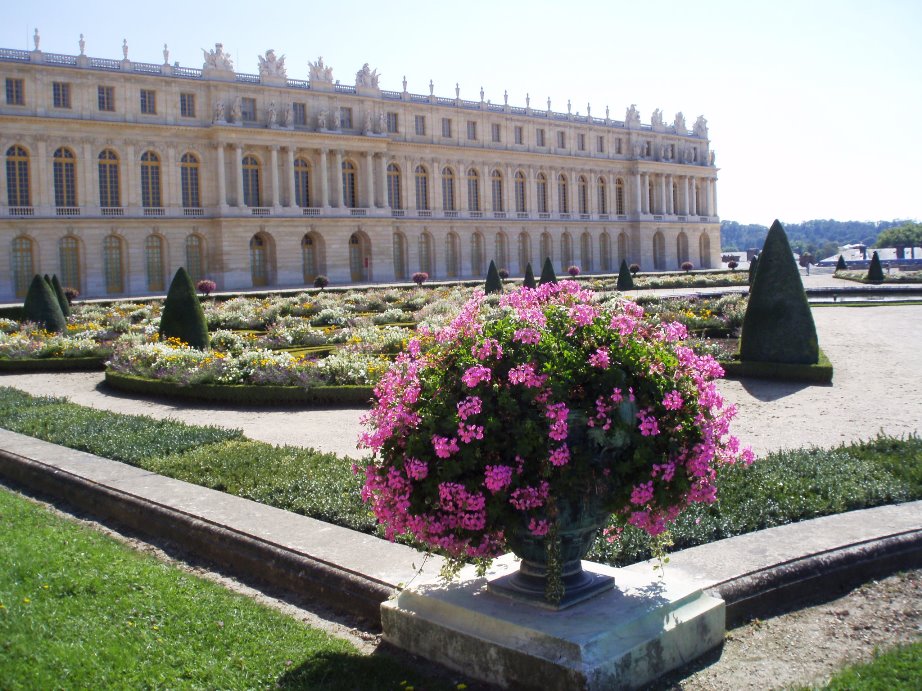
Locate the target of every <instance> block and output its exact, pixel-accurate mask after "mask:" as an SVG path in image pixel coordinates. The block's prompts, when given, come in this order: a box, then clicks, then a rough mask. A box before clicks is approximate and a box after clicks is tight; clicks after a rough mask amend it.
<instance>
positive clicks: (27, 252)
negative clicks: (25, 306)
mask: <svg viewBox="0 0 922 691" xmlns="http://www.w3.org/2000/svg"><path fill="white" fill-rule="evenodd" d="M12 251H13V255H12V257H11V259H12V261H11V262H10V264H11V265H12V268H13V290H14V291H15V292H16V297H23V296H24V295H25V294H26V293H28V292H29V284H30V283H31V282H32V277H33V276H34V275H35V268H34V266H35V264H34V261H33V252H32V240H31V239H30V238H27V237H18V238H13V248H12Z"/></svg>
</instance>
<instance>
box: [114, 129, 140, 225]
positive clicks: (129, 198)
mask: <svg viewBox="0 0 922 691" xmlns="http://www.w3.org/2000/svg"><path fill="white" fill-rule="evenodd" d="M125 151H126V154H125V158H124V159H123V160H122V167H123V170H124V180H125V187H126V189H125V190H124V191H123V192H124V196H123V197H122V199H120V200H119V201H121V202H122V206H128V207H131V208H132V209H136V208H138V207H140V206H141V200H140V196H141V194H140V193H141V182H140V180H139V179H138V167H139V166H140V161H139V160H138V157H137V155H136V152H135V148H134V145H133V144H128V145H127V146H126V147H125ZM130 213H132V212H130Z"/></svg>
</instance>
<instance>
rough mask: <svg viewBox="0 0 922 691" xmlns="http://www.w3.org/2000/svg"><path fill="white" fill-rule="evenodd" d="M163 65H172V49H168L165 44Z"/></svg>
mask: <svg viewBox="0 0 922 691" xmlns="http://www.w3.org/2000/svg"><path fill="white" fill-rule="evenodd" d="M163 64H164V65H169V64H170V49H169V48H167V47H166V43H164V44H163Z"/></svg>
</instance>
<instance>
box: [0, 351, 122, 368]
mask: <svg viewBox="0 0 922 691" xmlns="http://www.w3.org/2000/svg"><path fill="white" fill-rule="evenodd" d="M108 359H109V356H108V355H105V356H103V355H99V356H96V357H49V358H22V359H15V358H14V359H12V360H7V359H0V372H97V371H102V370H104V369H105V368H106V360H108Z"/></svg>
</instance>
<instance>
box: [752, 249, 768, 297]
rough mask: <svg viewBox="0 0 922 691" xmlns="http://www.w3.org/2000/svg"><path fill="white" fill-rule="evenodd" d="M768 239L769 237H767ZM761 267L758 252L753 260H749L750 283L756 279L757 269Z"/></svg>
mask: <svg viewBox="0 0 922 691" xmlns="http://www.w3.org/2000/svg"><path fill="white" fill-rule="evenodd" d="M765 239H766V240H767V239H768V238H765ZM758 268H759V255H758V254H757V255H756V256H754V257H753V258H752V261H750V262H749V285H750V287H751V286H752V282H753V281H754V280H755V279H756V271H757V270H758Z"/></svg>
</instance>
